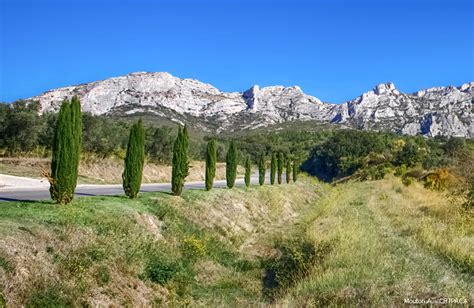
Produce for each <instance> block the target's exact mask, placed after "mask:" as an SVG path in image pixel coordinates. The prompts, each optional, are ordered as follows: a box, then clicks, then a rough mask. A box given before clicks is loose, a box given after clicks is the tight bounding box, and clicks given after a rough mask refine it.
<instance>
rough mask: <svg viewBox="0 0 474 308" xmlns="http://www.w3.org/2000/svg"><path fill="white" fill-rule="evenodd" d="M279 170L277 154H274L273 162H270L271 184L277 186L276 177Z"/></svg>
mask: <svg viewBox="0 0 474 308" xmlns="http://www.w3.org/2000/svg"><path fill="white" fill-rule="evenodd" d="M276 169H277V157H276V153H272V160H271V162H270V184H272V185H273V184H275V175H276Z"/></svg>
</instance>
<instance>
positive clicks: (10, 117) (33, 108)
mask: <svg viewBox="0 0 474 308" xmlns="http://www.w3.org/2000/svg"><path fill="white" fill-rule="evenodd" d="M39 110H40V105H39V102H31V103H27V102H25V101H22V100H20V101H17V102H14V103H12V104H11V105H3V104H2V110H1V111H0V112H1V113H2V115H1V123H0V140H1V141H0V146H3V147H5V148H6V149H7V152H8V153H9V154H17V153H20V152H31V151H33V150H34V149H36V147H37V146H38V145H39V136H40V133H41V131H42V130H43V125H44V124H43V121H42V119H41V117H40V116H39V114H38V113H39Z"/></svg>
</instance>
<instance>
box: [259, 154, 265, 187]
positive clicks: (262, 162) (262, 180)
mask: <svg viewBox="0 0 474 308" xmlns="http://www.w3.org/2000/svg"><path fill="white" fill-rule="evenodd" d="M265 172H266V170H265V152H262V153H260V159H259V160H258V183H259V184H260V185H263V184H264V183H265Z"/></svg>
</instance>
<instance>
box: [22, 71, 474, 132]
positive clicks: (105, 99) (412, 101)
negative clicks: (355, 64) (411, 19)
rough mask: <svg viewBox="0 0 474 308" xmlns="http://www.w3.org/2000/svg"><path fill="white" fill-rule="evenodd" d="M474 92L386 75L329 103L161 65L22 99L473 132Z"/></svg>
mask: <svg viewBox="0 0 474 308" xmlns="http://www.w3.org/2000/svg"><path fill="white" fill-rule="evenodd" d="M473 94H474V82H469V83H465V84H463V85H461V86H459V87H452V86H448V87H435V88H430V89H425V90H421V91H418V92H416V93H414V94H405V93H402V92H401V91H399V90H398V89H397V88H396V87H395V85H394V84H393V83H392V82H387V83H381V84H378V85H377V86H375V87H374V88H373V89H372V90H370V91H368V92H365V93H364V94H362V95H361V96H359V97H357V98H355V99H353V100H351V101H348V102H346V103H343V104H330V103H323V102H321V100H319V99H318V98H316V97H314V96H311V95H307V94H305V93H304V92H303V91H302V90H301V88H300V87H298V86H292V87H284V86H269V87H263V88H260V87H259V86H258V85H254V86H252V87H251V88H250V89H248V90H246V91H244V92H223V91H220V90H219V89H217V88H215V87H214V86H212V85H210V84H207V83H203V82H201V81H199V80H195V79H182V78H178V77H175V76H173V75H171V74H169V73H166V72H155V73H154V72H135V73H130V74H127V75H124V76H119V77H113V78H109V79H105V80H101V81H96V82H91V83H87V84H81V85H76V86H70V87H64V88H59V89H56V90H51V91H47V92H45V93H43V94H41V95H38V96H35V97H32V98H29V99H28V100H38V101H39V102H40V104H41V108H42V109H41V110H42V112H48V111H57V110H58V109H59V106H60V104H61V102H62V101H63V100H64V99H65V98H71V97H72V96H73V95H78V96H79V98H80V100H81V103H82V109H83V110H84V111H86V112H91V113H93V114H111V115H131V114H140V113H148V114H152V115H154V116H155V117H157V118H162V119H166V120H171V121H173V122H176V123H193V125H197V126H199V127H200V128H202V129H205V130H206V129H207V130H211V129H215V130H218V131H219V130H236V129H252V128H256V127H261V126H267V125H272V124H275V123H281V122H288V121H297V120H299V121H316V122H319V123H338V124H339V125H343V126H345V127H353V128H357V129H375V130H391V131H395V132H399V133H404V134H410V135H415V134H424V135H428V136H436V135H449V136H465V137H473V136H474V119H473V108H472V107H473V102H474V99H473Z"/></svg>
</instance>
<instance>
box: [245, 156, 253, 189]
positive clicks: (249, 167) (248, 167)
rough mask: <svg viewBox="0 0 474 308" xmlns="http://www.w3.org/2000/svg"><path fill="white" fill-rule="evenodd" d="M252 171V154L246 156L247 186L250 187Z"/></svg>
mask: <svg viewBox="0 0 474 308" xmlns="http://www.w3.org/2000/svg"><path fill="white" fill-rule="evenodd" d="M251 173H252V162H251V158H250V155H247V157H246V158H245V186H247V187H250V176H251Z"/></svg>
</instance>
